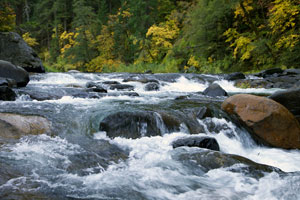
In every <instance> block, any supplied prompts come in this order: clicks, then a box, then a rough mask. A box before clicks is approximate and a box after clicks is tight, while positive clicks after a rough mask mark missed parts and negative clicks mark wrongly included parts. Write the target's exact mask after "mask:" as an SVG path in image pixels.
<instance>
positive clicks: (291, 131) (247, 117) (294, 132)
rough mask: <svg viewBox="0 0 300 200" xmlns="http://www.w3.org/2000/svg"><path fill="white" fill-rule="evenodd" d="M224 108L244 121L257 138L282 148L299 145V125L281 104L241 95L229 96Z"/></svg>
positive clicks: (264, 98) (292, 147)
mask: <svg viewBox="0 0 300 200" xmlns="http://www.w3.org/2000/svg"><path fill="white" fill-rule="evenodd" d="M222 109H223V110H224V111H226V112H227V113H228V114H230V115H235V116H237V117H238V118H239V120H240V121H241V122H243V123H245V124H246V125H247V126H248V127H249V128H250V129H251V130H252V131H251V133H252V136H253V137H254V138H255V139H256V140H258V141H262V143H267V144H270V145H272V146H274V147H279V148H285V149H294V148H300V125H299V123H298V121H297V120H296V119H295V117H294V116H293V114H292V113H290V112H289V111H288V110H287V109H286V108H285V107H284V106H282V105H281V104H279V103H277V102H275V101H273V100H271V99H269V98H266V97H258V96H254V95H249V94H238V95H234V96H231V97H229V98H228V99H226V100H225V101H224V102H223V104H222Z"/></svg>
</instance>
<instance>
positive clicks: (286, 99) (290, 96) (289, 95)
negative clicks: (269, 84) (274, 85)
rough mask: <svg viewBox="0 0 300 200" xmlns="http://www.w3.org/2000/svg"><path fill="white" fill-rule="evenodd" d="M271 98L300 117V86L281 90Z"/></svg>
mask: <svg viewBox="0 0 300 200" xmlns="http://www.w3.org/2000/svg"><path fill="white" fill-rule="evenodd" d="M269 98H270V99H273V100H274V101H276V102H278V103H280V104H281V105H283V106H284V107H286V108H287V109H288V110H289V111H290V112H291V113H292V114H293V115H295V116H296V117H297V118H299V117H300V88H299V89H291V90H286V91H279V92H276V93H274V94H272V95H271V96H270V97H269Z"/></svg>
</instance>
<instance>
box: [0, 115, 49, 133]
mask: <svg viewBox="0 0 300 200" xmlns="http://www.w3.org/2000/svg"><path fill="white" fill-rule="evenodd" d="M51 127H52V124H51V122H50V121H49V120H47V119H46V118H44V117H41V116H34V115H19V114H12V113H0V130H1V131H0V136H1V137H4V138H13V139H18V138H20V137H21V136H23V135H29V134H31V135H39V134H44V133H51Z"/></svg>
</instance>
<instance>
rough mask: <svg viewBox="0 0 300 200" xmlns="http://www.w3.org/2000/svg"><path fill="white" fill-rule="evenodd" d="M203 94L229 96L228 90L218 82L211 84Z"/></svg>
mask: <svg viewBox="0 0 300 200" xmlns="http://www.w3.org/2000/svg"><path fill="white" fill-rule="evenodd" d="M203 94H204V95H207V96H210V97H217V96H228V94H227V92H226V91H225V90H224V89H223V88H222V87H221V86H220V85H219V84H217V83H213V84H211V85H210V86H208V87H207V88H206V89H205V90H204V91H203Z"/></svg>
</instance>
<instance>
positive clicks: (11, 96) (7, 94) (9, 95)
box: [0, 86, 17, 101]
mask: <svg viewBox="0 0 300 200" xmlns="http://www.w3.org/2000/svg"><path fill="white" fill-rule="evenodd" d="M16 96H17V95H16V93H15V92H14V91H13V90H12V89H10V88H9V87H7V86H0V100H1V101H14V100H16Z"/></svg>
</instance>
